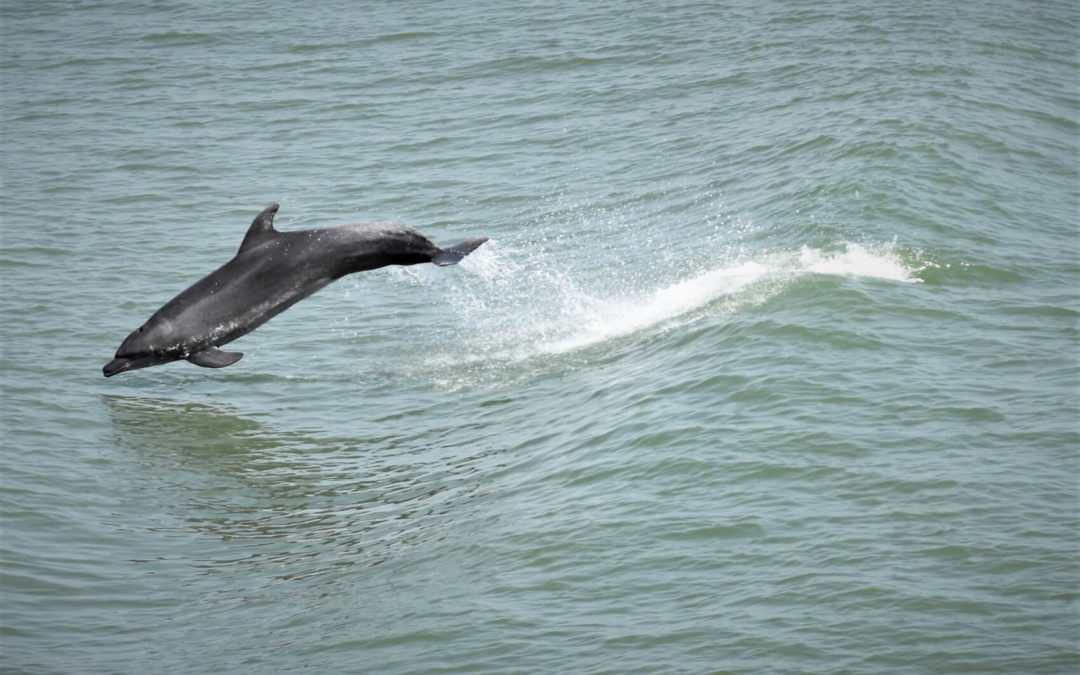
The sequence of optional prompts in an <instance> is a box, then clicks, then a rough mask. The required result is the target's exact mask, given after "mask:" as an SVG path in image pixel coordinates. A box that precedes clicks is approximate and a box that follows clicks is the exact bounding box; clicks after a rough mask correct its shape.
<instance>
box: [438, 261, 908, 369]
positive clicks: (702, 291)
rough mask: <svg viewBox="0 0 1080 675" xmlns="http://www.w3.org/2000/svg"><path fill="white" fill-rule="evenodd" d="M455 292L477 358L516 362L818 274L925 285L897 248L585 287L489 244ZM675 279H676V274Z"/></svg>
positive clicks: (689, 317) (761, 296)
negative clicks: (672, 279)
mask: <svg viewBox="0 0 1080 675" xmlns="http://www.w3.org/2000/svg"><path fill="white" fill-rule="evenodd" d="M463 266H464V269H463V273H464V274H463V277H462V281H461V283H463V284H465V285H466V286H467V288H464V289H459V292H456V293H455V294H454V298H455V299H454V300H453V302H454V304H455V312H456V313H457V314H458V315H459V316H460V317H461V318H462V325H463V327H464V330H465V333H463V334H462V336H461V337H462V339H463V340H464V341H466V342H467V343H468V344H469V345H470V347H471V349H469V350H468V351H470V352H472V354H473V358H475V359H477V360H480V359H483V360H485V361H491V360H497V361H502V362H517V361H525V360H529V359H535V358H543V357H548V356H552V355H559V354H567V353H571V352H578V351H580V350H585V349H588V348H592V347H596V346H598V345H602V344H604V343H608V342H610V341H613V340H617V339H620V338H625V337H627V336H630V335H634V334H638V333H641V332H646V331H661V330H669V329H671V328H673V327H676V326H679V325H682V324H685V323H687V322H691V321H694V320H696V319H698V318H700V317H701V316H702V315H703V314H723V313H733V312H739V311H744V310H746V309H748V308H750V307H752V306H754V305H758V304H760V303H762V302H764V301H766V300H768V299H769V298H771V297H773V296H775V295H776V294H778V293H782V292H783V289H784V288H785V287H787V286H788V285H790V283H791V282H793V281H794V280H796V279H798V278H800V277H803V276H806V275H811V274H821V275H835V276H844V277H853V278H875V279H883V280H888V281H893V282H901V283H916V282H920V281H921V279H919V278H918V277H917V276H916V274H917V272H918V270H917V269H912V268H911V267H909V266H908V265H906V264H905V263H904V261H903V260H902V258H901V256H900V255H899V253H898V251H897V250H896V246H895V245H892V244H887V245H882V246H864V245H861V244H855V243H847V244H843V245H842V246H841V247H838V248H837V249H836V250H833V251H825V250H821V249H816V248H811V247H802V248H801V249H799V250H797V251H770V252H766V253H760V254H757V255H753V254H750V255H745V254H744V255H740V256H736V257H735V259H734V260H732V261H730V262H719V263H714V264H713V265H708V264H697V265H687V266H685V267H684V268H683V269H682V270H680V271H681V272H682V277H681V278H677V279H675V280H674V281H670V280H665V281H662V282H659V283H652V284H650V283H649V280H650V278H663V277H664V276H665V275H664V274H660V273H654V274H648V273H641V271H640V270H627V271H625V272H624V273H623V274H622V275H621V276H620V275H619V274H618V272H619V271H620V269H622V268H619V269H616V270H615V273H614V274H613V275H608V278H607V280H606V281H605V282H602V283H601V282H597V281H595V280H594V281H592V282H591V283H586V282H583V281H581V280H579V279H578V278H577V277H575V275H574V274H572V273H571V272H569V271H567V270H566V269H563V268H559V267H557V266H554V265H551V264H550V260H546V259H544V257H543V256H542V255H529V254H527V253H525V252H523V251H521V250H517V249H513V248H508V247H504V246H502V245H500V244H499V242H496V241H493V242H490V243H489V245H488V246H486V247H484V248H482V249H480V250H479V251H478V252H477V253H475V254H473V255H472V256H471V257H470V258H468V259H467V260H466V261H465V262H464V263H463ZM668 276H670V275H668Z"/></svg>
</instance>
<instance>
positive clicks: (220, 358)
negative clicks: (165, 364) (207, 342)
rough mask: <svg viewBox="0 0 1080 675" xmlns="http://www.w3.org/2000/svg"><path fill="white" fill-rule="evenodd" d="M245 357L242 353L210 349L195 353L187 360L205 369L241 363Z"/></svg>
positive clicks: (215, 348)
mask: <svg viewBox="0 0 1080 675" xmlns="http://www.w3.org/2000/svg"><path fill="white" fill-rule="evenodd" d="M243 355H244V354H243V353H242V352H223V351H221V350H220V349H218V348H217V347H208V348H207V349H204V350H202V351H201V352H195V353H194V354H192V355H191V356H189V357H188V358H187V360H188V361H191V362H192V363H194V364H195V365H197V366H202V367H203V368H224V367H225V366H231V365H232V364H234V363H236V362H237V361H239V360H240V357H242V356H243Z"/></svg>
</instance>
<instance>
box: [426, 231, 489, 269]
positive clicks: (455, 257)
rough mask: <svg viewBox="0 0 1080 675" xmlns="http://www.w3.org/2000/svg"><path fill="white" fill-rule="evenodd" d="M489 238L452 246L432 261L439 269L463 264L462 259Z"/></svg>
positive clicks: (437, 254) (441, 250)
mask: <svg viewBox="0 0 1080 675" xmlns="http://www.w3.org/2000/svg"><path fill="white" fill-rule="evenodd" d="M487 240H488V238H487V237H480V238H478V239H469V240H468V241H463V242H461V243H460V244H457V245H456V246H450V247H448V248H444V249H440V250H439V252H438V253H436V254H435V257H433V258H432V259H431V262H433V263H435V264H436V265H438V266H439V267H446V266H447V265H456V264H458V263H459V262H461V259H462V258H464V257H465V256H467V255H469V254H470V253H472V252H473V251H475V250H476V248H477V247H478V246H479V245H480V244H483V243H484V242H485V241H487Z"/></svg>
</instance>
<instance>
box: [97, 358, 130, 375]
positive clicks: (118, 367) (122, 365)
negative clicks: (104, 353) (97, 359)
mask: <svg viewBox="0 0 1080 675" xmlns="http://www.w3.org/2000/svg"><path fill="white" fill-rule="evenodd" d="M130 367H131V359H113V360H112V361H109V362H108V363H106V364H105V367H104V368H102V369H101V372H103V373H105V377H112V376H113V375H116V374H117V373H122V372H124V371H125V370H127V369H128V368H130Z"/></svg>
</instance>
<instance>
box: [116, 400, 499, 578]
mask: <svg viewBox="0 0 1080 675" xmlns="http://www.w3.org/2000/svg"><path fill="white" fill-rule="evenodd" d="M103 398H104V401H105V404H106V406H107V407H108V409H109V411H110V416H111V419H112V423H113V429H114V441H115V445H116V447H117V448H118V450H120V451H122V452H124V453H126V454H128V455H129V457H128V458H125V460H124V461H128V462H129V463H130V465H131V468H130V470H129V471H128V472H125V474H124V475H123V476H122V477H120V480H122V481H123V482H124V486H123V487H122V488H121V487H120V486H118V489H125V490H127V491H128V492H130V493H131V497H132V499H136V500H138V502H139V503H137V504H133V505H132V508H133V509H137V510H138V511H140V512H143V513H149V514H150V515H149V517H147V518H145V519H144V520H140V521H139V522H145V524H144V525H140V527H143V528H145V529H149V530H154V531H158V532H163V533H164V534H165V536H166V537H168V538H173V539H179V540H187V542H188V543H186V544H185V546H184V547H183V548H182V549H177V552H174V553H173V554H172V555H173V556H180V557H184V558H187V557H192V558H194V559H193V560H191V564H193V565H195V566H196V567H199V568H201V569H204V570H206V572H207V573H210V572H223V571H225V570H227V569H230V568H235V567H236V566H243V567H244V568H245V569H248V570H249V571H258V572H263V573H266V574H269V575H270V576H272V577H274V578H279V579H296V578H304V577H309V576H315V575H319V574H323V573H327V572H330V571H332V570H334V569H339V568H342V567H349V566H353V565H357V564H361V565H375V564H379V563H382V562H386V561H388V560H390V559H391V558H393V557H394V556H395V555H399V554H401V553H402V552H403V551H406V550H410V549H412V548H414V547H419V546H423V545H424V544H425V543H426V542H429V541H432V540H438V539H441V538H442V537H443V536H445V530H446V529H447V528H450V527H452V526H453V525H454V522H455V518H456V515H455V514H457V513H459V509H460V507H463V506H464V505H466V504H468V503H470V502H472V501H473V500H475V499H477V498H478V497H480V496H481V495H482V494H483V493H482V490H481V486H482V485H483V483H484V481H483V479H482V475H481V474H482V470H481V467H480V466H479V465H478V464H479V463H482V458H483V455H475V456H472V457H464V456H462V455H461V454H460V448H458V449H457V450H454V449H448V448H446V447H444V446H442V445H440V444H438V443H437V442H435V443H428V442H426V441H425V439H423V438H415V437H413V438H409V437H394V436H384V437H379V438H367V439H363V438H334V437H328V436H318V435H316V434H314V433H305V432H292V431H283V430H278V429H273V428H271V427H270V426H269V425H266V424H264V423H262V422H261V421H259V420H257V419H252V418H251V417H247V416H243V415H239V414H236V413H235V412H234V411H232V410H230V409H228V408H227V407H225V406H218V405H214V404H207V403H191V402H189V403H182V402H178V401H172V400H168V399H163V398H145V397H140V398H130V397H124V396H114V395H107V396H104V397H103ZM192 542H194V543H195V544H196V546H195V547H192V546H191V545H190V544H191V543H192Z"/></svg>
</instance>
